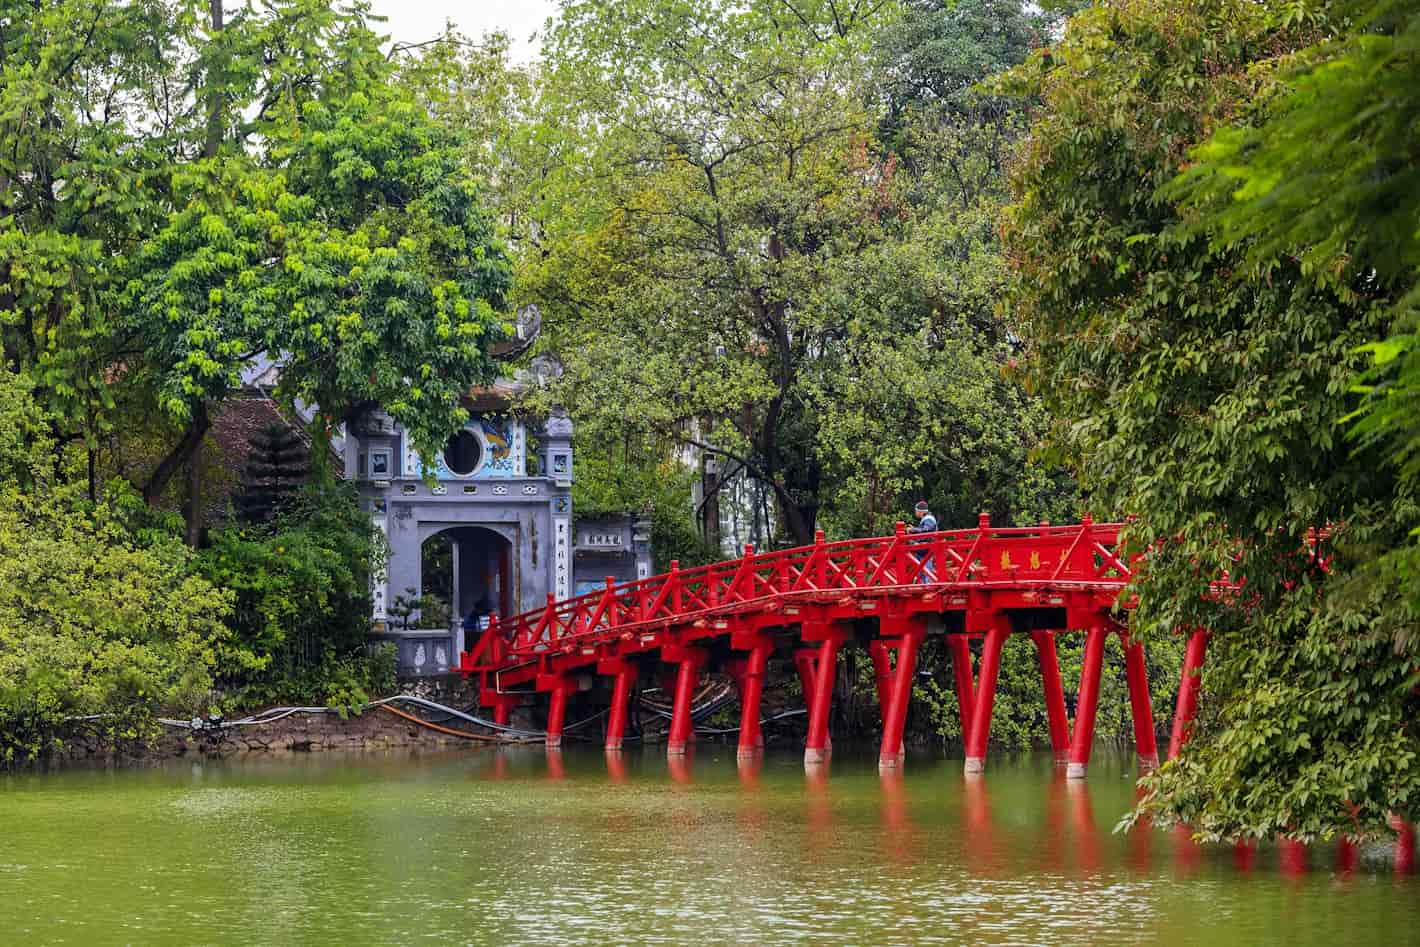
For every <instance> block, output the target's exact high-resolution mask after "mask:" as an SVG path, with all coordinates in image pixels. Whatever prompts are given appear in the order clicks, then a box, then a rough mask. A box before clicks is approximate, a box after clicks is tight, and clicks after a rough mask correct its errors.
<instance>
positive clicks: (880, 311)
mask: <svg viewBox="0 0 1420 947" xmlns="http://www.w3.org/2000/svg"><path fill="white" fill-rule="evenodd" d="M1016 9H1017V11H1019V7H1017V8H1016ZM835 11H837V12H838V13H840V14H841V13H842V10H841V9H839V8H838V7H835V5H833V4H799V5H795V6H794V7H793V8H792V9H790V8H786V7H785V5H783V4H777V3H754V4H749V5H747V6H743V7H741V6H740V5H732V4H708V5H701V6H699V7H695V8H694V9H692V8H689V7H685V6H684V5H677V4H672V3H662V2H655V0H621V2H618V3H613V4H591V3H569V4H567V5H565V6H564V8H563V10H562V15H561V18H560V19H559V21H558V22H557V23H556V24H555V27H554V29H553V31H552V34H551V36H550V38H549V41H548V45H547V50H546V55H547V59H548V61H549V63H551V67H550V69H549V74H548V76H547V78H546V80H545V82H544V84H543V86H542V88H541V89H540V94H539V99H538V105H537V110H536V115H537V122H538V124H539V127H540V129H541V131H540V133H539V134H536V135H532V136H530V138H531V140H533V141H535V142H539V143H541V144H542V145H543V148H542V150H541V151H540V152H539V155H540V156H541V157H539V158H536V159H535V160H539V161H542V162H544V163H545V164H546V166H547V168H548V170H547V172H546V173H545V174H544V175H543V176H541V177H540V178H538V179H537V180H536V181H535V182H534V184H535V187H534V192H533V196H532V197H531V198H530V199H529V200H528V201H527V204H528V206H529V207H530V208H533V209H534V212H535V213H536V214H537V215H538V216H537V220H538V226H537V227H536V228H535V230H536V232H537V238H536V240H535V246H529V247H525V248H522V251H521V253H520V257H519V264H518V265H519V293H520V296H521V298H523V299H526V300H529V301H534V302H536V303H538V304H539V305H540V306H541V307H542V310H543V311H544V313H545V314H546V317H547V320H546V325H547V331H546V333H545V343H544V347H545V349H546V350H548V351H551V352H552V353H555V354H556V355H557V356H558V357H559V358H560V359H561V361H562V362H563V364H564V367H565V369H566V371H565V373H564V374H563V375H562V376H561V378H560V379H559V380H558V381H557V383H556V384H555V385H554V386H553V387H552V389H551V390H550V391H549V393H548V394H547V395H546V398H547V399H548V400H552V399H556V400H560V401H562V402H564V403H566V404H567V405H569V406H570V407H571V408H572V409H573V410H574V411H575V412H576V413H577V416H578V418H579V423H580V424H582V425H583V428H584V429H587V430H589V431H593V432H599V433H600V432H605V433H606V434H608V435H612V434H613V432H618V431H620V430H621V429H622V428H623V427H624V426H626V425H630V426H631V427H632V428H634V429H635V430H636V431H637V432H638V434H639V435H642V436H647V437H650V438H652V439H653V440H655V441H657V442H660V443H666V444H676V445H679V446H681V447H691V448H695V449H697V450H699V451H702V452H708V453H710V454H712V455H715V456H717V457H718V458H719V460H720V462H721V464H720V466H721V469H722V472H723V477H724V479H726V480H729V479H731V478H732V477H733V476H735V475H747V476H750V477H752V478H754V479H755V480H756V481H758V482H759V483H761V484H763V485H764V486H766V487H767V488H768V490H769V491H770V492H771V494H772V496H773V498H774V501H775V502H774V505H775V518H776V521H777V523H778V525H779V528H780V530H781V532H782V534H783V536H784V537H785V538H786V539H788V540H792V541H798V542H806V541H809V540H810V539H811V538H812V533H813V530H814V527H815V526H816V525H819V524H820V522H822V523H823V524H824V525H827V526H828V527H829V528H831V529H833V530H834V531H836V532H837V531H844V532H848V531H857V530H860V529H867V528H874V529H879V528H882V527H883V524H885V523H890V522H891V520H892V519H893V518H894V517H895V516H896V515H900V511H901V510H902V509H903V508H904V506H910V503H911V500H912V499H913V498H914V497H913V494H914V493H917V492H922V491H926V492H931V493H934V494H936V495H938V496H939V497H940V498H941V499H942V502H943V504H944V505H948V506H951V507H952V512H953V514H955V513H956V512H957V510H958V509H959V508H960V509H969V510H970V512H971V514H972V515H974V513H975V512H976V511H977V510H979V509H981V508H987V507H989V508H991V509H992V510H993V512H995V513H997V514H998V515H999V516H1000V517H1002V518H1003V519H1008V518H1013V517H1021V518H1027V517H1029V518H1034V517H1036V516H1042V515H1051V513H1050V510H1052V509H1054V510H1059V509H1060V508H1062V507H1068V503H1067V502H1063V501H1061V500H1060V497H1061V496H1063V495H1066V494H1068V490H1064V489H1057V488H1058V487H1059V484H1057V483H1055V482H1053V481H1052V480H1051V478H1050V477H1049V476H1048V475H1041V476H1037V474H1036V472H1035V471H1034V469H1033V465H1032V464H1031V463H1030V462H1029V460H1028V458H1027V452H1028V448H1029V447H1030V446H1031V445H1032V443H1033V441H1034V437H1035V432H1036V431H1037V430H1038V428H1039V426H1040V421H1039V418H1040V415H1039V412H1038V410H1037V409H1035V408H1034V406H1031V405H1028V404H1027V403H1026V400H1025V399H1024V398H1023V397H1022V396H1021V393H1020V391H1019V389H1018V387H1017V386H1016V385H1015V384H1014V383H1013V382H1011V381H1009V380H1006V379H1003V378H1002V377H1001V367H1002V365H1004V363H1005V362H1006V361H1007V359H1008V358H1009V355H1010V347H1011V343H1010V341H1009V339H1008V337H1007V333H1005V332H1004V330H1003V329H1002V327H1001V325H1000V323H999V322H998V321H997V320H996V318H995V317H994V315H993V312H992V309H993V306H994V302H995V298H996V295H997V293H996V292H995V290H996V289H998V288H999V284H998V283H996V280H997V279H998V276H997V274H996V273H995V272H994V270H993V260H995V259H996V257H995V251H994V247H995V241H994V236H993V234H992V230H991V219H992V217H991V212H990V209H989V205H985V204H983V203H982V198H983V195H984V194H987V193H988V192H990V190H991V187H992V186H993V182H992V181H990V180H986V181H985V184H984V186H983V187H981V188H979V189H978V188H975V187H974V186H973V188H970V189H960V188H958V189H957V190H955V191H954V190H952V189H951V188H949V187H947V186H945V185H944V184H942V183H941V181H942V180H943V178H942V176H941V175H944V174H945V169H946V165H945V163H943V162H940V161H938V154H939V153H940V152H944V151H945V152H950V153H952V154H953V155H954V156H956V157H958V158H970V157H971V151H972V149H971V146H970V145H969V144H968V143H967V139H966V138H962V139H960V140H958V141H956V142H954V143H953V145H952V146H951V147H948V146H940V147H938V146H939V145H940V142H939V141H938V140H937V139H938V138H939V137H940V136H938V135H936V132H933V133H932V136H929V135H927V133H925V132H924V134H923V136H922V137H924V138H925V137H933V136H935V137H933V144H932V147H928V146H922V147H919V146H918V144H917V142H918V139H912V141H913V144H910V145H909V144H905V142H907V141H908V140H909V138H911V136H909V135H908V134H907V133H906V132H905V131H895V132H894V134H895V135H896V136H897V139H898V140H899V141H900V142H904V144H901V145H899V146H898V148H899V150H898V151H897V152H893V151H891V150H888V149H887V148H885V147H884V144H883V142H882V141H881V140H880V134H879V129H880V127H881V126H883V124H884V115H883V111H882V104H881V102H880V101H879V95H878V84H879V81H880V80H881V78H882V77H883V76H884V75H885V74H886V71H888V70H889V69H890V68H891V69H898V67H897V66H896V65H892V66H891V67H889V66H887V65H884V62H889V63H894V64H895V63H896V62H897V59H900V58H902V56H903V55H905V54H902V55H898V53H895V52H893V50H897V49H898V48H899V47H892V49H891V50H887V51H885V52H881V53H880V52H879V51H877V50H875V47H874V43H875V42H876V38H877V37H878V36H879V35H880V31H882V30H883V29H884V28H886V27H888V26H889V25H891V24H893V23H895V22H896V19H895V18H896V17H897V15H898V14H899V12H900V9H899V7H898V6H897V5H894V4H886V5H881V6H880V7H876V8H872V9H871V11H870V9H869V8H868V7H855V8H854V11H855V13H854V16H851V17H847V18H845V17H843V16H841V15H840V16H837V17H835V15H834V14H835ZM974 22H981V23H986V22H987V21H986V19H983V18H978V20H977V21H974ZM970 28H971V27H970V24H966V25H963V26H961V29H962V30H963V31H968V32H969V30H970ZM898 42H899V46H901V45H903V44H906V43H907V40H902V39H900V40H899V41H898ZM895 56H896V57H897V58H894V57H895ZM924 58H930V57H924ZM898 71H899V72H901V69H898ZM927 111H928V110H927V109H924V108H920V107H917V106H913V107H911V108H909V106H908V105H907V104H906V103H902V104H901V105H900V107H899V108H898V113H899V114H898V116H897V118H896V119H895V121H898V122H899V123H901V122H904V121H907V120H909V119H910V120H911V121H913V122H919V121H920V116H921V115H922V114H925V113H926V112H927ZM914 127H916V126H914ZM554 128H555V129H562V130H564V131H563V133H562V134H561V136H560V138H556V139H554V136H552V135H551V134H550V133H549V131H548V130H549V129H554ZM939 130H940V129H939ZM934 148H935V149H936V150H934ZM909 149H910V150H911V154H912V156H913V160H914V161H918V163H917V164H915V165H914V164H910V163H909V162H906V161H904V159H903V155H904V154H907V153H908V151H909ZM548 155H551V156H552V160H550V161H549V160H548V158H547V156H548ZM919 159H920V160H919ZM904 168H905V169H906V170H904ZM995 173H996V174H997V179H996V181H995V182H994V188H995V193H996V194H997V195H999V193H1000V183H999V182H1000V179H999V167H997V168H996V172H995ZM961 174H962V176H963V178H964V179H965V178H966V177H967V176H971V179H972V184H973V185H976V184H978V183H981V182H980V181H979V180H978V178H982V177H985V178H988V179H989V177H990V174H991V170H990V169H989V168H984V167H982V166H981V165H980V164H979V163H977V162H975V161H974V159H973V160H972V161H971V162H970V167H962V168H961ZM993 284H994V285H993ZM608 439H612V438H610V437H609V438H608ZM1027 484H1029V486H1027Z"/></svg>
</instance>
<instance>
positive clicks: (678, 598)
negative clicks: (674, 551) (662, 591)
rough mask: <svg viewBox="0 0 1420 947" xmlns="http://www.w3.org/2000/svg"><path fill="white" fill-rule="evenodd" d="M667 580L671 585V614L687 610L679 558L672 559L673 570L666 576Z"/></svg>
mask: <svg viewBox="0 0 1420 947" xmlns="http://www.w3.org/2000/svg"><path fill="white" fill-rule="evenodd" d="M666 581H667V582H669V583H670V586H671V614H672V615H679V614H681V613H682V612H683V611H685V603H684V595H683V594H682V592H681V587H680V560H679V559H672V560H671V571H670V575H668V576H667V577H666Z"/></svg>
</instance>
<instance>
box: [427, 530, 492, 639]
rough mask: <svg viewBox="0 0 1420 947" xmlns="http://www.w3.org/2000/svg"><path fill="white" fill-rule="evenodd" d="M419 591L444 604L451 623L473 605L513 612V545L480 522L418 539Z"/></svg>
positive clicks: (467, 611) (428, 597)
mask: <svg viewBox="0 0 1420 947" xmlns="http://www.w3.org/2000/svg"><path fill="white" fill-rule="evenodd" d="M419 560H420V561H419V575H420V590H419V591H420V595H421V597H423V598H425V599H426V600H430V601H433V600H437V601H439V602H442V603H446V605H447V610H448V613H449V618H450V619H451V620H452V621H453V622H454V623H457V622H458V621H460V620H461V619H462V618H463V617H464V616H465V615H467V614H468V613H469V612H471V611H473V610H474V609H475V608H476V607H479V606H482V607H483V608H485V609H486V608H490V607H491V608H492V609H493V610H494V611H496V612H498V614H500V615H509V614H511V613H512V611H513V601H514V594H515V589H514V584H515V583H514V579H513V544H512V543H511V542H509V541H508V539H507V538H506V537H504V536H502V535H500V534H499V533H497V532H495V531H494V530H491V529H488V528H486V527H483V526H451V527H448V528H447V529H442V530H440V531H438V532H436V533H434V534H433V535H432V536H429V537H428V538H427V539H425V540H424V543H423V545H422V546H421V547H420V551H419Z"/></svg>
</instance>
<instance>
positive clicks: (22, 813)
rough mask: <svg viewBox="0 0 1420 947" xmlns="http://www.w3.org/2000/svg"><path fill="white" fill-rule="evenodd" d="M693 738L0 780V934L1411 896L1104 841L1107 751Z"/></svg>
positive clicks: (890, 914)
mask: <svg viewBox="0 0 1420 947" xmlns="http://www.w3.org/2000/svg"><path fill="white" fill-rule="evenodd" d="M987 765H988V771H987V773H986V776H985V778H984V779H982V780H972V781H970V782H968V781H966V780H965V779H964V778H963V775H962V766H961V762H960V760H957V759H941V758H930V757H917V756H910V757H909V758H908V761H907V768H906V771H905V772H904V773H902V774H900V775H898V776H895V777H883V776H880V775H879V773H878V771H877V765H876V754H874V753H863V754H857V755H855V754H853V753H850V752H847V751H844V750H841V749H840V750H839V751H838V752H837V754H836V755H835V757H834V759H833V761H832V764H831V767H830V771H829V772H828V773H827V774H826V775H825V774H823V773H822V772H819V773H806V772H805V769H804V767H803V765H802V763H801V762H800V758H799V755H798V754H796V753H786V754H784V755H775V754H773V753H771V754H770V755H769V756H768V757H766V758H765V759H764V760H763V761H762V762H761V763H760V764H759V765H758V766H752V767H743V768H742V767H741V766H739V765H737V763H736V760H735V754H734V750H733V748H729V749H728V750H727V749H722V748H717V747H712V746H705V745H702V746H700V747H699V748H698V749H697V751H696V755H695V756H694V757H693V758H692V759H690V760H688V761H686V762H684V763H683V764H680V765H675V766H672V765H670V764H668V763H667V761H666V759H665V758H664V756H662V755H660V754H659V753H655V752H653V751H651V750H647V751H646V752H645V753H644V754H635V753H632V754H628V755H627V756H626V757H625V758H624V759H621V760H619V761H614V762H613V764H611V765H609V763H608V760H607V759H606V758H605V757H604V756H603V755H602V753H601V752H600V751H599V750H595V751H589V752H583V751H576V752H574V751H572V750H568V751H566V752H565V753H564V754H562V755H560V756H554V757H549V756H547V755H546V754H545V753H544V751H543V750H541V749H540V748H538V749H527V748H518V749H511V750H510V749H495V750H483V749H478V750H470V751H466V752H449V753H445V754H434V755H429V754H423V755H417V756H410V755H395V754H391V755H359V756H336V755H319V754H314V755H308V756H301V755H298V756H285V757H266V758H253V759H243V760H232V761H222V762H201V763H197V762H177V763H172V764H169V765H165V766H163V767H159V768H144V769H129V770H82V769H81V770H68V771H64V772H59V773H50V774H19V775H12V776H0V816H3V823H0V907H3V910H2V911H0V942H4V943H75V944H83V945H95V944H109V943H133V944H192V943H238V942H240V943H281V944H286V943H292V944H352V943H414V942H425V943H439V944H443V943H457V942H468V943H480V944H565V943H569V942H579V941H580V942H596V943H609V944H691V943H701V942H707V941H708V942H712V943H717V944H779V943H813V944H865V943H897V944H908V943H949V944H954V943H963V942H968V941H969V942H977V943H1013V944H1057V943H1064V942H1073V943H1077V944H1099V943H1110V944H1117V943H1149V944H1157V943H1166V944H1185V943H1200V944H1204V943H1206V944H1259V943H1286V944H1296V945H1304V944H1324V945H1327V947H1337V945H1342V944H1346V945H1351V944H1403V943H1417V942H1420V882H1417V879H1416V878H1415V877H1414V876H1408V877H1397V876H1396V875H1395V874H1394V872H1393V871H1391V870H1390V868H1389V865H1388V863H1387V862H1385V861H1384V858H1383V853H1381V852H1374V853H1370V854H1372V855H1373V856H1374V857H1372V858H1369V859H1364V860H1363V862H1362V864H1361V865H1360V867H1358V868H1357V869H1356V870H1354V871H1348V872H1343V871H1340V870H1338V869H1337V868H1336V864H1335V852H1334V850H1333V849H1332V848H1331V847H1326V848H1325V849H1323V848H1320V847H1319V848H1317V849H1315V850H1313V851H1312V852H1311V853H1310V864H1309V867H1308V868H1307V870H1306V871H1305V872H1303V873H1296V872H1295V871H1290V870H1287V869H1285V868H1284V866H1283V864H1282V862H1281V860H1280V859H1279V857H1278V853H1277V852H1276V850H1275V849H1273V848H1271V847H1269V846H1264V847H1263V848H1261V849H1260V850H1258V851H1257V852H1256V854H1255V856H1254V857H1253V858H1252V859H1251V862H1250V864H1249V863H1247V860H1246V859H1242V860H1240V859H1239V857H1238V855H1237V854H1236V853H1235V852H1234V851H1232V850H1231V849H1228V848H1219V849H1199V848H1196V847H1194V846H1193V845H1192V844H1191V843H1188V842H1187V841H1186V840H1184V839H1181V838H1180V837H1179V836H1177V835H1176V834H1174V833H1170V832H1164V831H1157V830H1136V831H1134V832H1132V833H1129V834H1118V833H1114V832H1113V828H1114V825H1115V824H1116V822H1117V821H1118V819H1119V817H1120V815H1121V814H1123V813H1124V812H1125V811H1126V810H1127V809H1128V807H1129V805H1130V802H1131V800H1132V798H1133V792H1134V789H1133V775H1134V774H1133V768H1132V761H1131V760H1130V758H1127V757H1122V756H1117V757H1111V756H1110V755H1108V754H1105V753H1102V752H1100V753H1097V754H1096V762H1095V764H1094V765H1093V766H1092V769H1091V772H1090V777H1089V779H1088V781H1086V782H1085V783H1082V784H1081V783H1067V782H1066V781H1065V780H1064V779H1063V776H1062V774H1061V773H1060V771H1059V770H1057V769H1056V768H1055V767H1054V766H1053V765H1052V764H1051V761H1050V759H1049V757H1048V756H1036V755H1028V756H1020V757H1005V756H999V755H998V756H993V757H992V758H991V759H990V760H989V761H988V764H987Z"/></svg>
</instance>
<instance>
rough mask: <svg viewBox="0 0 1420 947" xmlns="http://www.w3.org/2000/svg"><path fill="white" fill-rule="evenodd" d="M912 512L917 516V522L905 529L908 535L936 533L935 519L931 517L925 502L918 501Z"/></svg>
mask: <svg viewBox="0 0 1420 947" xmlns="http://www.w3.org/2000/svg"><path fill="white" fill-rule="evenodd" d="M912 512H913V513H914V514H915V515H916V516H917V522H916V523H914V524H913V525H911V526H909V527H908V528H907V531H908V532H909V533H935V532H936V531H937V518H936V517H935V516H933V515H932V511H931V508H930V507H928V506H927V501H926V500H918V501H917V506H916V507H914V508H913V510H912Z"/></svg>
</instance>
